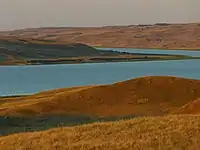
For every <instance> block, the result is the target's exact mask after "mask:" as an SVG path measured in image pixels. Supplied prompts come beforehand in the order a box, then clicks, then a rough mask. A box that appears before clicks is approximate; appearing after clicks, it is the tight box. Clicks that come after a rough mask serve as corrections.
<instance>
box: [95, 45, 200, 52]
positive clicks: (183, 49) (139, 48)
mask: <svg viewBox="0 0 200 150" xmlns="http://www.w3.org/2000/svg"><path fill="white" fill-rule="evenodd" d="M92 47H94V48H96V49H101V48H102V49H104V48H106V49H111V50H112V49H137V50H158V51H159V50H169V51H173V50H174V51H200V47H199V48H197V49H196V48H195V49H194V48H145V47H144V48H142V47H99V46H92Z"/></svg>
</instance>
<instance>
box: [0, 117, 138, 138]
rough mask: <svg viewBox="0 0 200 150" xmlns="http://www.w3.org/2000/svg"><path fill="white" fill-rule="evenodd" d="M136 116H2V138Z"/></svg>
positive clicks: (0, 124) (0, 125)
mask: <svg viewBox="0 0 200 150" xmlns="http://www.w3.org/2000/svg"><path fill="white" fill-rule="evenodd" d="M134 117H136V116H133V115H130V116H121V117H94V116H84V115H82V116H81V115H54V116H35V117H11V116H6V117H5V116H0V136H6V135H9V134H14V133H21V132H34V131H42V130H47V129H51V128H56V127H65V126H75V125H82V124H88V123H94V122H107V121H117V120H126V119H131V118H134Z"/></svg>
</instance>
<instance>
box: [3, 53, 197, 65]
mask: <svg viewBox="0 0 200 150" xmlns="http://www.w3.org/2000/svg"><path fill="white" fill-rule="evenodd" d="M162 57H163V58H162ZM98 59H99V60H98ZM108 59H110V60H106V59H104V58H97V59H96V60H91V59H88V60H84V59H81V60H78V59H74V60H73V59H72V60H70V59H68V60H61V61H59V60H35V61H32V62H31V61H30V62H25V63H22V64H15V63H14V62H13V63H9V64H0V66H36V65H62V64H89V63H117V62H139V61H168V60H188V59H190V60H192V59H200V57H190V56H182V55H165V56H163V55H157V57H156V56H154V57H151V56H145V55H144V57H143V58H132V57H130V58H120V57H119V58H117V57H115V58H114V59H113V58H108ZM37 61H38V62H37Z"/></svg>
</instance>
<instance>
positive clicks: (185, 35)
mask: <svg viewBox="0 0 200 150" xmlns="http://www.w3.org/2000/svg"><path fill="white" fill-rule="evenodd" d="M0 35H4V36H9V37H14V38H16V37H18V38H19V37H21V38H25V39H26V38H31V39H33V40H35V41H36V42H39V41H40V40H43V39H45V40H50V41H54V42H55V43H77V42H78V43H84V44H87V45H91V46H100V47H122V48H124V47H127V48H130V47H133V48H163V49H200V42H199V40H200V25H199V24H195V23H194V24H192V23H191V24H168V25H151V26H110V27H96V28H41V29H25V30H18V31H11V32H2V33H0Z"/></svg>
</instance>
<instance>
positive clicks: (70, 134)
mask: <svg viewBox="0 0 200 150" xmlns="http://www.w3.org/2000/svg"><path fill="white" fill-rule="evenodd" d="M199 98H200V80H192V79H185V78H177V77H171V76H149V77H140V78H136V79H131V80H128V81H123V82H118V83H114V84H110V85H91V86H85V87H84V86H83V87H72V88H64V89H56V90H51V91H44V92H41V93H37V94H34V95H29V96H24V97H23V96H22V97H8V98H0V102H1V103H0V116H1V117H3V116H4V117H5V116H6V117H9V116H10V117H13V118H14V117H30V118H31V117H35V116H38V117H42V116H45V115H56V116H57V117H58V116H59V115H61V114H62V115H69V114H70V115H89V116H97V117H113V116H129V115H133V116H135V118H132V119H129V120H115V121H113V122H95V123H92V122H93V121H92V122H91V124H85V125H84V124H83V123H80V125H76V126H72V127H66V126H62V127H59V126H58V125H56V126H55V125H54V126H49V127H48V128H43V129H41V130H33V131H38V132H28V133H22V132H27V131H25V130H24V131H23V128H25V127H26V126H28V124H27V122H26V123H25V124H23V121H20V122H18V123H16V122H12V123H11V127H10V128H8V127H4V128H2V129H0V130H9V129H12V130H13V128H12V127H14V126H18V125H20V126H21V127H22V129H21V128H20V129H19V128H15V127H14V129H16V130H19V131H17V132H10V133H9V132H8V133H9V134H6V136H5V135H2V136H1V135H0V150H15V149H17V150H27V149H29V150H40V149H41V150H65V149H66V150H68V149H77V150H78V149H82V150H94V149H99V150H101V149H102V150H103V149H108V150H109V149H113V150H114V149H120V150H122V149H123V150H124V149H130V150H131V149H136V150H137V149H138V150H143V149H152V150H153V149H158V150H163V149H171V150H173V149H177V150H179V149H180V150H182V149H190V150H198V149H199V147H200V116H199V113H200V107H199V103H200V102H199ZM30 118H29V119H30ZM0 119H1V118H0ZM14 119H16V118H14ZM40 121H41V120H40ZM13 123H14V124H13ZM20 123H21V124H20ZM31 123H32V124H33V125H32V126H34V125H35V122H34V121H33V122H30V124H31ZM37 123H38V122H37ZM44 123H45V122H44ZM46 123H49V122H48V118H46ZM40 125H41V124H40ZM43 125H44V124H43ZM19 132H21V133H19ZM15 133H17V134H15Z"/></svg>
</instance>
